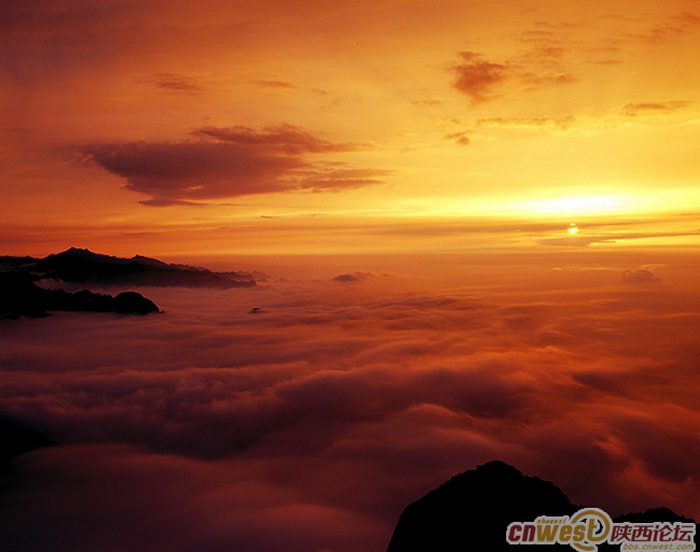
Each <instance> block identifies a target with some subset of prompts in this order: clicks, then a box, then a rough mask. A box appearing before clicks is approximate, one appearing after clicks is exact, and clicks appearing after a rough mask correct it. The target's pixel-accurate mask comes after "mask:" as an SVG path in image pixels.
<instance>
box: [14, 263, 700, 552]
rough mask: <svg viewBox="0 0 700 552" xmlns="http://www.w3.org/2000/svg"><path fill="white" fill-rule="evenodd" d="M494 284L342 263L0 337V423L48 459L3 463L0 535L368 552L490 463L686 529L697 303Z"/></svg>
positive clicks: (613, 285)
mask: <svg viewBox="0 0 700 552" xmlns="http://www.w3.org/2000/svg"><path fill="white" fill-rule="evenodd" d="M594 269H595V270H594ZM506 270H508V271H509V274H510V277H511V278H512V280H513V281H514V282H517V283H514V284H513V285H510V286H502V285H500V286H499V285H497V286H492V287H484V286H469V285H467V284H462V285H459V286H456V287H455V286H454V285H453V286H450V287H440V286H435V285H431V286H425V285H418V284H417V281H416V280H414V279H412V277H410V276H409V275H401V274H400V273H380V272H374V271H370V270H366V269H365V267H362V266H358V267H357V270H355V271H348V272H337V273H335V274H330V273H329V275H328V277H325V276H324V277H322V278H317V279H315V280H307V279H304V280H298V279H296V281H295V279H294V278H292V279H290V280H287V281H278V282H275V283H274V284H271V285H270V286H269V287H267V288H261V289H251V290H227V291H223V292H218V291H217V292H211V291H203V290H187V291H185V290H175V291H174V290H160V291H155V292H154V291H153V290H151V295H152V296H153V299H154V300H156V301H157V302H158V304H159V305H160V306H161V308H163V309H164V310H165V314H163V315H158V316H155V317H150V318H147V319H139V320H131V319H128V320H126V319H122V318H117V317H113V316H111V315H101V314H98V315H79V314H60V315H56V316H53V317H51V318H50V319H46V320H21V321H19V322H18V323H13V324H9V323H7V324H4V327H3V334H2V348H0V350H1V351H2V353H0V357H1V358H0V361H1V362H2V366H3V374H2V376H3V382H4V384H3V388H2V391H0V409H1V410H2V411H3V412H5V413H9V414H12V415H14V416H15V417H18V418H20V419H22V420H25V421H28V422H32V423H33V424H35V425H37V426H38V427H41V428H43V429H45V430H47V431H48V432H49V433H50V434H51V435H52V437H53V438H55V439H56V440H58V441H59V442H61V443H62V446H59V447H55V448H48V449H41V450H37V451H34V452H32V453H30V454H27V455H24V456H23V457H21V459H20V462H19V468H20V469H21V471H22V473H23V474H24V476H23V477H24V479H25V486H24V487H23V488H20V489H18V490H15V491H13V492H12V494H11V505H12V506H11V508H10V509H9V511H8V515H7V516H4V518H3V522H2V524H1V525H2V526H1V527H0V535H2V536H4V537H5V538H7V539H9V542H11V543H15V544H16V546H21V549H22V550H26V551H34V550H36V551H38V550H42V549H45V548H44V547H45V543H46V542H47V540H46V539H49V542H52V543H53V544H52V547H53V548H54V549H55V550H57V551H68V550H76V549H81V550H98V549H99V550H123V549H125V548H128V547H129V546H133V542H139V550H143V551H149V552H150V551H160V550H182V551H190V550H192V551H194V550H208V551H209V550H213V551H219V550H221V551H223V550H232V549H233V550H239V551H245V552H257V551H260V552H262V551H269V550H281V549H284V550H287V551H291V552H297V551H299V552H301V551H302V550H304V551H307V550H318V551H321V550H334V551H338V552H351V551H356V550H360V549H361V550H368V551H374V550H377V551H379V550H382V549H383V548H384V547H385V546H386V543H387V541H388V538H389V536H390V533H391V529H392V527H393V525H394V523H395V521H396V518H397V516H398V514H399V513H400V511H401V509H402V508H403V507H404V506H405V505H406V504H407V503H408V502H410V501H411V500H413V499H415V498H416V497H418V496H421V495H422V494H424V493H425V491H427V490H428V489H430V488H432V487H434V486H435V485H436V484H438V483H440V482H442V481H444V480H445V479H447V478H448V477H449V476H450V475H452V474H454V473H457V472H460V471H463V470H465V469H469V468H471V467H473V466H475V465H476V464H478V463H481V462H484V461H487V460H489V459H493V458H501V459H504V460H505V461H507V462H510V463H513V464H515V465H517V466H519V467H520V468H521V469H522V470H523V471H524V472H526V473H533V474H537V475H540V476H542V477H545V478H547V479H551V480H553V481H555V483H557V484H558V485H560V486H561V487H562V488H563V490H564V491H565V492H566V493H567V494H569V495H570V496H571V498H572V500H574V501H578V502H581V503H588V504H595V505H597V506H599V507H602V508H605V509H608V510H609V511H610V512H611V513H613V514H614V513H619V512H624V511H627V510H630V509H644V508H647V507H651V506H656V505H659V504H664V505H667V506H670V507H673V508H675V509H676V510H677V511H679V512H680V513H682V514H685V515H691V516H696V517H698V516H700V511H698V510H697V502H696V500H695V497H696V496H697V493H698V491H700V484H699V483H698V477H699V475H700V473H699V472H698V467H697V462H696V461H695V459H696V458H697V457H698V454H700V439H698V435H697V426H698V423H700V414H699V413H698V411H697V404H696V402H695V400H694V397H693V393H692V392H691V391H689V390H690V389H692V388H694V386H695V385H696V384H697V375H696V372H697V370H696V367H697V347H696V344H695V343H694V342H693V340H692V338H690V337H688V336H692V335H694V334H695V335H696V334H697V330H698V328H699V326H700V316H698V315H697V312H698V309H697V306H698V305H697V303H698V297H697V294H696V293H693V294H689V293H687V292H683V291H682V289H679V288H678V287H676V286H674V285H673V282H670V283H669V282H668V279H667V278H664V279H663V280H661V279H660V278H658V277H655V276H654V277H653V278H651V277H647V276H643V277H642V276H641V275H642V274H646V273H647V272H648V273H649V274H652V272H651V268H648V267H647V268H639V269H633V268H632V267H630V269H629V270H628V271H627V272H624V271H616V270H612V269H608V270H602V269H601V268H600V267H591V269H590V270H587V269H585V268H581V269H579V270H574V269H573V268H571V267H565V268H561V269H559V270H558V271H555V272H552V273H551V274H550V275H549V276H548V278H550V280H549V281H548V282H547V283H546V285H543V286H541V287H538V286H535V287H534V288H533V286H532V284H530V283H527V282H528V275H527V274H528V273H527V272H522V274H520V275H519V274H518V272H519V270H520V269H518V268H517V267H516V266H512V267H510V268H507V269H506ZM455 274H456V275H458V276H459V271H457V272H455ZM465 275H467V276H468V273H465ZM349 276H352V278H351V277H349ZM468 279H469V278H467V280H468ZM538 289H539V291H538ZM154 293H155V294H154ZM253 307H257V308H258V310H257V311H256V314H254V315H252V314H250V312H251V309H252V308H253ZM76 520H80V523H81V528H80V529H79V530H76V529H75V527H74V526H73V525H72V524H74V523H75V522H76ZM38 527H41V531H37V528H38Z"/></svg>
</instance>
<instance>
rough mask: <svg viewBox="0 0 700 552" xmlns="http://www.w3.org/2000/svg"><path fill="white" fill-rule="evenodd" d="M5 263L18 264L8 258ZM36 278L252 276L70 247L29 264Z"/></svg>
mask: <svg viewBox="0 0 700 552" xmlns="http://www.w3.org/2000/svg"><path fill="white" fill-rule="evenodd" d="M6 264H7V265H8V266H15V267H16V266H19V265H18V264H17V262H14V261H13V264H10V261H8V262H7V263H6ZM30 268H31V270H32V272H33V273H34V274H35V276H36V277H37V278H50V279H54V280H60V281H63V282H71V283H84V284H98V285H130V286H181V287H214V288H221V289H226V288H232V287H250V286H255V285H256V284H255V279H254V278H252V277H251V276H250V275H249V274H247V273H235V272H225V273H224V272H212V271H211V270H207V269H206V268H195V267H191V266H187V265H179V264H169V263H165V262H163V261H160V260H158V259H153V258H150V257H144V256H143V255H134V256H133V257H131V258H122V257H114V256H111V255H103V254H101V253H94V252H92V251H90V250H89V249H84V248H80V247H70V248H69V249H66V250H65V251H62V252H60V253H53V254H51V255H48V256H46V257H44V258H43V259H39V260H37V262H35V263H34V264H33V265H31V266H30Z"/></svg>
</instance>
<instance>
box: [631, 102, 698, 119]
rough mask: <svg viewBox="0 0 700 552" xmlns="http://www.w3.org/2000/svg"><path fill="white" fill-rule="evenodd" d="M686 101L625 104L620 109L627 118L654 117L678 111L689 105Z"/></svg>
mask: <svg viewBox="0 0 700 552" xmlns="http://www.w3.org/2000/svg"><path fill="white" fill-rule="evenodd" d="M690 103H691V102H688V101H673V102H646V103H637V104H627V105H625V107H624V108H623V109H622V113H623V115H625V116H627V117H636V116H638V115H655V114H665V113H672V112H674V111H678V110H679V109H683V108H684V107H687V106H689V105H690Z"/></svg>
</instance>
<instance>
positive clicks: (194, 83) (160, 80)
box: [149, 73, 205, 93]
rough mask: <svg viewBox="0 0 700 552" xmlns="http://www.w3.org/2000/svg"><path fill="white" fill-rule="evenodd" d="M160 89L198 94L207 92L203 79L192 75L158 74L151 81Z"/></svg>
mask: <svg viewBox="0 0 700 552" xmlns="http://www.w3.org/2000/svg"><path fill="white" fill-rule="evenodd" d="M149 81H150V82H151V83H153V84H154V85H155V86H156V87H158V88H163V89H165V90H171V91H174V92H188V93H197V92H202V91H204V90H205V86H204V85H203V84H202V81H201V79H199V78H198V77H195V76H192V75H182V74H177V73H158V74H156V75H153V77H152V78H151V79H149Z"/></svg>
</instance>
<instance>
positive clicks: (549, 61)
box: [451, 44, 578, 104]
mask: <svg viewBox="0 0 700 552" xmlns="http://www.w3.org/2000/svg"><path fill="white" fill-rule="evenodd" d="M564 53H565V50H564V49H563V48H561V47H559V46H553V45H547V44H546V45H540V46H539V47H537V48H535V49H534V50H528V51H526V52H524V53H522V54H520V55H519V56H513V57H512V58H510V59H508V60H507V61H505V62H503V63H497V62H493V61H488V60H486V59H484V58H483V56H482V55H481V54H478V53H476V52H459V56H460V58H461V61H460V62H459V63H456V64H454V65H453V66H452V67H451V70H452V71H453V72H455V73H457V80H456V81H454V83H453V86H454V87H455V88H456V89H457V90H459V91H460V92H463V93H464V94H466V95H467V96H469V98H470V99H471V101H472V103H473V104H479V103H482V102H486V101H489V100H493V99H495V98H496V97H497V96H498V94H497V92H498V90H499V88H500V87H501V85H504V84H505V83H506V82H507V81H510V82H515V83H517V84H518V85H519V87H520V89H521V90H522V91H526V92H527V91H531V90H536V89H538V88H543V87H549V86H558V85H562V84H570V83H572V82H576V81H577V80H578V79H577V77H576V76H575V75H574V74H573V73H571V72H570V71H567V70H566V69H564V68H562V67H561V65H560V58H561V57H562V56H563V55H564Z"/></svg>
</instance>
